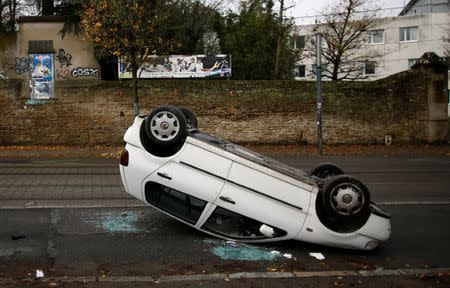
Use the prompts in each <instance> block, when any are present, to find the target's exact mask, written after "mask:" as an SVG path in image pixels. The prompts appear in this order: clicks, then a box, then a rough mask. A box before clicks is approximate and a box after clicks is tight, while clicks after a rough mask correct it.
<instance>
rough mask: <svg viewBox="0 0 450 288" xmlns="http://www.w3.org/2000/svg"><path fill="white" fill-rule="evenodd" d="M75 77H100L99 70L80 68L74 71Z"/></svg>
mask: <svg viewBox="0 0 450 288" xmlns="http://www.w3.org/2000/svg"><path fill="white" fill-rule="evenodd" d="M72 76H73V77H98V69H94V68H85V67H78V68H75V69H73V70H72Z"/></svg>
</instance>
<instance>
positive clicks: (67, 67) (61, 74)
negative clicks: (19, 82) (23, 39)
mask: <svg viewBox="0 0 450 288" xmlns="http://www.w3.org/2000/svg"><path fill="white" fill-rule="evenodd" d="M33 55H34V54H30V55H28V56H25V57H16V58H12V59H11V60H9V61H8V62H7V63H5V64H4V65H1V64H0V79H7V78H8V75H9V76H11V74H12V73H13V72H15V73H16V74H18V75H21V74H28V73H29V74H30V78H34V77H35V76H36V70H35V68H36V67H35V66H34V65H35V64H36V63H34V62H35V60H36V59H35V58H33V57H34V56H33ZM48 55H49V57H51V58H52V65H53V64H54V66H53V67H52V68H53V69H54V70H52V73H53V74H52V77H53V80H70V79H71V78H79V77H99V71H98V70H99V69H98V68H95V67H85V66H78V67H77V68H74V65H76V63H75V64H74V63H73V59H74V57H73V56H72V54H71V53H69V51H67V50H66V49H64V48H59V49H58V52H57V53H55V54H51V53H50V54H48ZM33 61H34V62H33ZM53 61H54V62H55V63H53ZM80 64H81V63H79V64H78V65H80ZM81 65H82V64H81ZM48 71H50V70H48ZM31 74H33V75H34V76H33V75H31ZM39 82H48V81H39Z"/></svg>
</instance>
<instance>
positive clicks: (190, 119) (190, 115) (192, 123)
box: [178, 106, 198, 130]
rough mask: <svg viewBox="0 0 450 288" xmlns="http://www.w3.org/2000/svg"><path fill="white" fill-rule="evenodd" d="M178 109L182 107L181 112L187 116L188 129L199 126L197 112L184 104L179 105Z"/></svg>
mask: <svg viewBox="0 0 450 288" xmlns="http://www.w3.org/2000/svg"><path fill="white" fill-rule="evenodd" d="M178 109H180V111H181V113H183V115H184V117H185V118H186V125H187V129H188V130H195V129H197V128H198V120H197V116H196V115H195V113H194V112H193V111H192V110H191V109H189V108H187V107H183V106H179V107H178Z"/></svg>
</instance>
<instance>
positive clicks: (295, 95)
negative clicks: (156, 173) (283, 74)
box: [0, 70, 447, 145]
mask: <svg viewBox="0 0 450 288" xmlns="http://www.w3.org/2000/svg"><path fill="white" fill-rule="evenodd" d="M432 79H434V78H433V74H432V73H430V72H427V71H412V70H411V71H406V72H404V73H401V74H397V75H394V76H391V77H389V78H386V79H383V80H379V81H375V82H340V83H332V82H325V83H324V114H323V121H324V122H323V137H324V143H325V144H331V143H383V142H384V139H385V135H390V136H392V141H393V143H399V142H427V141H428V142H436V141H437V142H439V141H444V140H446V137H447V135H445V139H444V138H443V136H442V135H440V136H439V137H437V138H436V137H435V138H433V139H430V135H429V131H428V129H429V128H428V127H429V109H428V106H429V105H428V101H429V98H430V96H429V94H430V93H431V92H430V91H429V90H430V89H432V88H430V87H431V86H433V85H431V86H430V85H428V83H431V81H432ZM21 81H22V80H7V81H5V80H0V115H1V116H2V120H1V122H0V145H19V144H25V145H26V144H32V145H38V144H39V145H99V144H106V145H116V144H120V143H122V137H123V134H124V132H125V130H126V128H127V127H128V126H129V125H130V124H131V123H132V121H133V115H132V98H131V95H130V91H131V89H130V85H131V82H130V81H100V80H79V81H57V82H56V85H55V87H56V91H55V94H56V99H53V100H49V101H47V102H45V103H43V104H41V105H35V104H38V103H32V104H34V105H29V104H26V103H27V102H28V103H30V101H27V100H28V99H27V98H26V96H25V95H26V93H22V90H23V88H21V87H23V86H24V83H23V82H21ZM433 81H434V80H433ZM433 87H434V86H433ZM139 93H140V103H141V112H142V113H148V112H149V111H150V110H151V109H152V108H154V107H156V106H158V105H162V104H172V105H179V106H187V107H190V108H191V109H192V110H194V112H196V114H197V115H198V118H199V126H200V129H201V130H202V131H205V132H210V133H213V134H215V135H217V136H219V137H222V138H225V139H227V140H230V141H233V142H238V143H280V144H281V143H304V144H312V143H316V141H317V125H316V96H315V82H303V81H234V80H151V81H140V88H139ZM20 95H22V96H20Z"/></svg>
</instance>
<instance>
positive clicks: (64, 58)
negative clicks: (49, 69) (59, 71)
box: [56, 48, 72, 68]
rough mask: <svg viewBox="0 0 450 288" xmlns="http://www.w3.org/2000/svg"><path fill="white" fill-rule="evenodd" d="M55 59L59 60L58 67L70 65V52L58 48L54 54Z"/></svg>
mask: <svg viewBox="0 0 450 288" xmlns="http://www.w3.org/2000/svg"><path fill="white" fill-rule="evenodd" d="M56 61H58V62H59V68H62V67H63V66H66V67H69V66H70V65H72V62H71V61H72V54H70V53H66V51H65V50H64V49H61V48H60V49H58V54H57V55H56Z"/></svg>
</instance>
